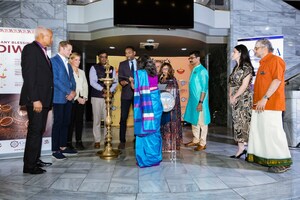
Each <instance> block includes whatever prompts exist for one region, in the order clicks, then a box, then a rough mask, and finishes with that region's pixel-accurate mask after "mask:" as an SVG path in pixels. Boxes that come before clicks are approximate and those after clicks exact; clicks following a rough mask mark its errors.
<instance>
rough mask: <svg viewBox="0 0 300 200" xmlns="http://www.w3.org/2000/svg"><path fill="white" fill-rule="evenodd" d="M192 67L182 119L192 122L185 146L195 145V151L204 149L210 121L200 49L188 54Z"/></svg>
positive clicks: (206, 73)
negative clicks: (190, 132)
mask: <svg viewBox="0 0 300 200" xmlns="http://www.w3.org/2000/svg"><path fill="white" fill-rule="evenodd" d="M188 59H189V62H190V64H191V65H192V67H193V70H192V72H191V75H190V80H189V82H190V84H189V100H188V103H187V106H186V110H185V113H184V121H186V122H189V123H191V124H192V132H193V136H194V137H193V140H192V141H190V142H189V143H186V144H185V146H186V147H193V146H194V147H195V148H194V150H195V151H201V150H204V149H206V136H207V131H208V124H209V123H210V112H209V107H208V72H207V70H206V68H204V66H203V65H201V63H200V51H193V52H191V53H190V54H189V58H188Z"/></svg>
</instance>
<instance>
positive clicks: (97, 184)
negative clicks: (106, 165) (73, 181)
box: [78, 179, 110, 193]
mask: <svg viewBox="0 0 300 200" xmlns="http://www.w3.org/2000/svg"><path fill="white" fill-rule="evenodd" d="M109 185H110V179H104V180H103V179H100V180H97V179H85V180H84V181H83V182H82V184H81V185H80V187H79V189H78V191H81V192H105V193H106V192H108V187H109Z"/></svg>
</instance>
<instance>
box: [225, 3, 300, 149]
mask: <svg viewBox="0 0 300 200" xmlns="http://www.w3.org/2000/svg"><path fill="white" fill-rule="evenodd" d="M230 7H231V14H230V15H231V19H230V25H231V29H230V37H229V43H228V58H229V59H228V60H230V54H231V51H232V49H233V47H234V46H235V45H236V44H237V39H238V38H245V37H255V36H265V35H283V36H284V60H285V62H286V69H287V71H286V74H285V77H286V79H287V78H290V77H292V76H294V75H295V74H298V73H300V67H299V64H300V43H299V41H300V11H299V10H297V9H296V8H294V7H292V6H290V5H289V4H287V3H285V2H284V1H282V0H232V1H231V5H230ZM228 66H230V67H228V72H227V74H228V75H229V74H230V72H231V70H232V67H233V63H231V62H230V61H229V64H228ZM287 90H289V89H287ZM286 93H287V98H286V104H287V110H286V112H285V114H284V116H285V117H284V129H285V131H286V133H287V137H288V139H289V144H290V145H291V146H294V145H295V144H296V143H297V144H298V143H299V142H300V141H299V139H300V136H298V133H299V135H300V116H297V115H296V114H295V113H297V112H298V111H299V109H300V107H299V105H300V104H299V99H297V100H295V99H294V97H293V98H292V97H291V95H290V94H291V91H287V92H286ZM293 94H294V93H293ZM297 94H299V91H298V93H297ZM292 96H293V95H292ZM228 110H229V112H228V123H227V125H228V127H230V126H231V113H230V109H228Z"/></svg>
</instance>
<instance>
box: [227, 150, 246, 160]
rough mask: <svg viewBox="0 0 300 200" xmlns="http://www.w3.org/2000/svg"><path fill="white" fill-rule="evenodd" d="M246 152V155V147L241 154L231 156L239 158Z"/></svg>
mask: <svg viewBox="0 0 300 200" xmlns="http://www.w3.org/2000/svg"><path fill="white" fill-rule="evenodd" d="M244 154H245V156H246V154H247V150H246V149H244V151H243V152H242V153H240V154H239V155H237V156H236V155H233V156H230V158H236V159H238V158H240V157H241V156H242V155H244Z"/></svg>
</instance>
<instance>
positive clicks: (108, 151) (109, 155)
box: [97, 62, 121, 160]
mask: <svg viewBox="0 0 300 200" xmlns="http://www.w3.org/2000/svg"><path fill="white" fill-rule="evenodd" d="M104 67H105V74H106V77H105V78H100V79H99V80H100V81H102V82H103V83H104V84H105V85H106V96H105V104H106V119H105V122H106V136H105V142H104V149H103V150H101V151H98V152H97V155H99V157H100V158H102V159H105V160H111V159H114V158H117V157H118V156H119V155H120V153H121V151H120V150H117V149H113V148H112V144H111V141H112V135H111V124H112V120H111V116H110V106H111V96H112V94H111V92H110V86H111V85H112V83H113V81H114V79H113V78H109V68H110V65H109V64H108V62H107V63H106V64H105V66H104Z"/></svg>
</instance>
